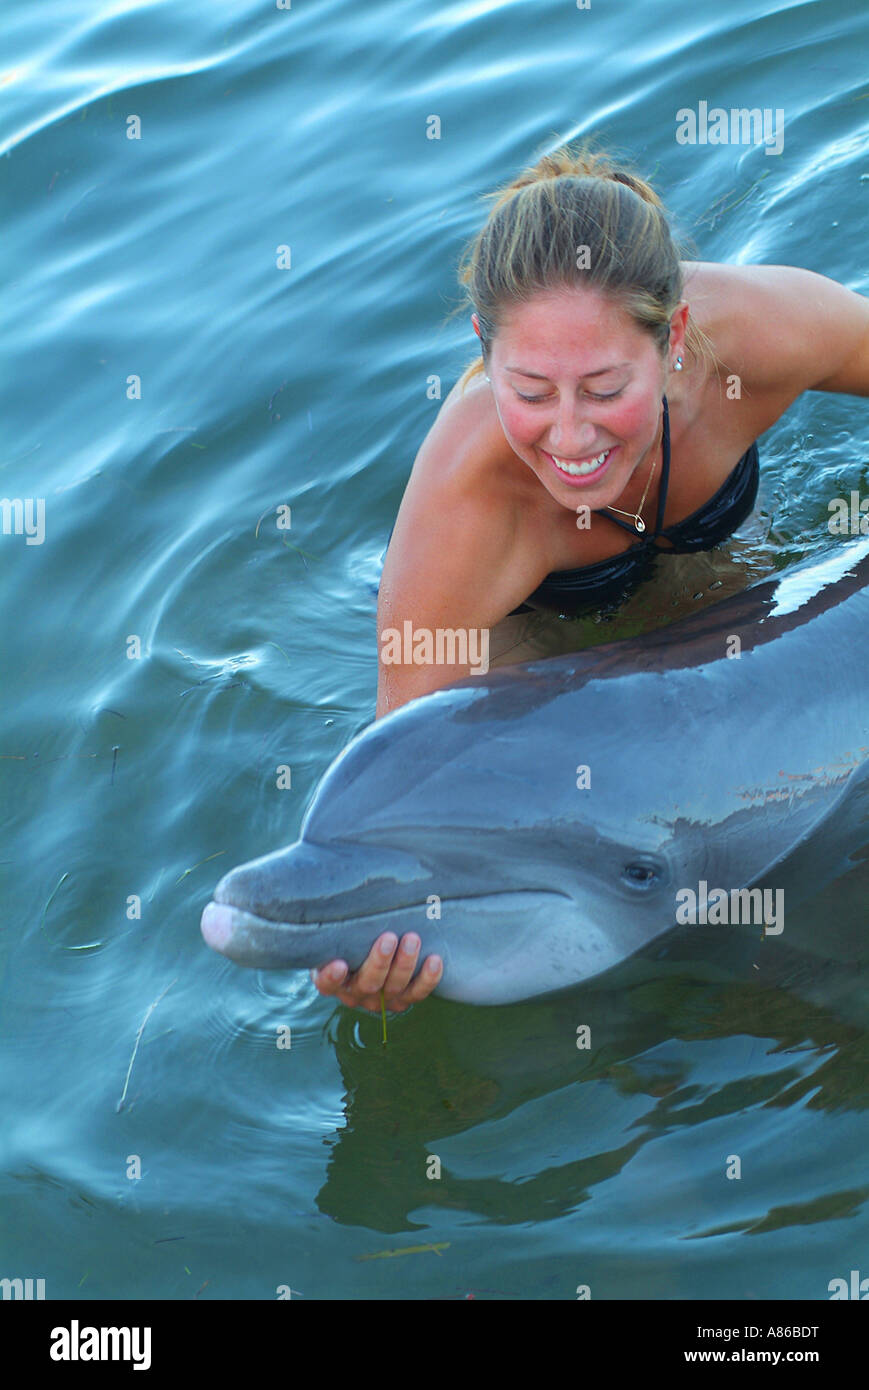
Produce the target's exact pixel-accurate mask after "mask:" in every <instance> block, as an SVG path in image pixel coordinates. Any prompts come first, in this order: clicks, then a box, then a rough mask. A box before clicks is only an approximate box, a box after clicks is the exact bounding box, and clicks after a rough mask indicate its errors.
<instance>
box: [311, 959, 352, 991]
mask: <svg viewBox="0 0 869 1390" xmlns="http://www.w3.org/2000/svg"><path fill="white" fill-rule="evenodd" d="M349 969H350V967H349V966H348V964H347V962H346V960H330V961H329V962H328V963H327V964H326V965H321V966H320V968H319V970H312V971H311V980H312V981H313V984H314V987H315V988H316V989H318V990H319V991H320V993H321V994H338V995H340V993H341V987H342V985H343V984H344V982H345V980H346V979H347V972H348V970H349Z"/></svg>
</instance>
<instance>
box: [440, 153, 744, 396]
mask: <svg viewBox="0 0 869 1390" xmlns="http://www.w3.org/2000/svg"><path fill="white" fill-rule="evenodd" d="M483 198H484V200H492V201H493V206H492V208H491V211H490V212H489V216H488V218H487V220H486V223H485V226H484V227H483V228H482V229H481V231H479V232H478V233H477V235H476V236H475V237H474V238H473V239H472V240H471V241H470V242H469V243H468V244H467V245H466V247H465V249H464V251H463V253H462V256H461V258H460V261H459V283H460V284H461V285H464V287H465V290H466V297H465V299H464V300H463V302H462V304H460V305H459V306H458V308H457V309H456V310H455V311H454V312H462V311H465V312H466V311H467V309H468V308H469V307H470V308H471V309H472V310H473V311H474V312H475V313H476V315H477V318H478V321H479V325H480V341H481V345H482V355H481V356H480V357H477V358H475V359H474V361H472V362H471V363H470V364H469V365H468V366H467V367H466V368H465V370H464V372H463V373H462V376H461V377H460V379H459V384H460V386H461V389H462V390H464V389H465V386H466V385H467V383H468V382H469V381H470V380H471V379H472V377H474V376H476V375H477V374H478V373H480V372H482V371H484V370H485V365H486V363H487V361H488V357H489V354H490V351H491V346H492V339H493V338H494V336H495V333H496V332H497V330H498V326H499V322H500V319H501V316H502V315H503V313H504V311H505V310H506V309H508V308H509V307H510V305H513V304H517V303H526V302H527V301H528V300H529V299H530V298H531V297H532V295H534V294H537V293H539V292H540V291H542V290H551V289H557V288H562V287H575V286H577V285H589V286H591V287H593V288H595V289H598V290H601V291H603V292H604V293H606V294H608V295H611V296H612V298H613V299H614V300H615V301H616V302H617V303H618V304H620V305H621V306H622V307H623V308H624V309H625V310H626V312H627V313H629V314H630V316H631V317H632V318H633V320H634V322H635V323H636V324H637V325H638V326H639V327H640V328H643V329H644V330H645V331H646V332H648V333H650V334H651V335H652V337H653V338H654V339H655V341H656V343H657V344H658V346H659V348H660V349H661V351H662V352H663V351H665V350H666V346H667V343H668V341H669V337H670V320H671V318H672V316H673V313H674V311H675V309H676V307H677V305H678V304H679V302H680V300H681V298H682V294H683V289H684V286H683V278H682V268H681V266H680V263H679V251H678V249H677V247H676V245H675V244H674V242H673V238H672V235H671V233H670V227H669V225H668V222H667V217H666V211H665V209H664V206H663V204H662V202H661V200H660V198H659V197H658V195H657V193H655V191H654V189H653V188H652V187H651V186H650V185H649V184H648V183H646V182H644V180H643V179H641V178H639V177H638V176H637V175H636V174H632V173H628V172H627V171H625V170H624V169H620V168H616V167H615V165H614V164H613V163H612V161H611V159H610V158H609V157H608V156H607V155H605V154H600V153H595V152H593V151H592V150H591V149H589V148H588V146H583V147H582V148H581V149H580V150H578V151H575V152H574V151H573V150H571V148H570V146H569V145H561V146H560V147H559V148H558V149H556V150H554V151H552V152H551V153H549V154H545V155H544V156H543V157H542V158H541V159H539V160H538V162H537V163H536V164H534V165H530V166H529V167H528V168H526V169H523V170H522V172H521V173H520V174H519V175H517V177H516V178H514V179H512V180H511V181H510V182H509V183H507V184H503V185H501V186H500V187H499V188H497V189H495V191H494V192H493V193H486V194H483ZM581 249H582V250H583V252H584V253H586V254H585V256H584V262H585V264H587V265H588V269H584V268H581V267H580V264H579V261H580V257H579V252H580V250H581ZM685 345H686V348H687V350H688V351H689V352H690V353H692V355H693V356H694V357H695V358H697V359H700V360H702V361H704V362H705V363H706V364H707V365H708V366H710V367H713V368H715V369H717V365H718V364H717V359H716V357H715V352H714V350H713V348H712V345H711V343H710V341H709V339H708V338H707V337H706V334H705V333H704V332H703V330H702V329H700V328H699V327H698V326H697V324H696V323H694V322H693V320H692V319H691V317H690V315H689V318H688V324H687V328H686V335H685Z"/></svg>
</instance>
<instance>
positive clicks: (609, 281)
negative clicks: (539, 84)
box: [315, 147, 869, 1009]
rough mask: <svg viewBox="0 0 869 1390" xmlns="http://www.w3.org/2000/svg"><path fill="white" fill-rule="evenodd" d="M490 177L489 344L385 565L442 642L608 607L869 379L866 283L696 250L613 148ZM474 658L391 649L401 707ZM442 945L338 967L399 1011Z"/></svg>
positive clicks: (352, 995)
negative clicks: (776, 443) (767, 449)
mask: <svg viewBox="0 0 869 1390" xmlns="http://www.w3.org/2000/svg"><path fill="white" fill-rule="evenodd" d="M490 196H491V197H492V198H493V199H494V205H493V207H492V209H491V211H490V214H489V217H488V220H487V221H486V224H485V226H484V227H483V228H482V230H481V231H480V232H479V233H478V235H477V236H476V237H475V238H474V239H473V240H472V241H471V243H470V244H469V246H468V247H467V249H466V251H465V254H464V256H463V258H462V262H461V265H460V281H461V283H462V284H463V285H464V286H465V288H466V291H467V297H468V308H469V309H470V310H471V311H472V312H471V321H472V324H473V327H474V331H475V332H476V333H477V335H478V337H479V339H480V343H481V347H482V356H481V357H480V358H479V359H478V360H477V361H475V362H474V363H472V364H471V366H470V367H469V368H468V369H467V370H466V371H465V372H464V374H463V375H462V377H461V378H460V380H459V381H458V382H457V383H456V385H455V386H454V388H453V390H452V391H451V392H450V394H449V396H448V397H447V399H446V400H445V401H444V404H443V406H442V407H441V410H440V413H439V414H438V417H437V420H436V421H435V423H434V425H433V426H432V429H431V430H430V431H429V434H428V436H427V437H426V439H425V440H424V441H423V444H422V447H421V448H420V451H419V453H418V455H417V458H416V461H415V463H414V467H413V471H412V474H411V477H410V480H409V482H408V485H407V489H406V491H405V495H404V498H403V500H402V504H401V508H400V510H399V513H398V518H397V520H396V524H395V528H394V531H393V535H392V538H391V542H390V546H389V550H388V553H387V556H386V561H385V564H384V568H383V575H382V579H381V585H380V596H379V605H378V631H379V634H380V636H381V637H382V635H383V634H384V633H386V632H394V631H396V630H403V629H404V628H405V626H407V628H408V630H409V631H411V632H412V633H414V634H417V633H419V634H422V636H423V637H425V636H426V635H427V636H428V639H429V640H428V643H427V646H428V648H429V649H431V647H432V641H431V637H432V634H438V633H441V632H444V631H447V632H450V633H456V632H459V633H464V634H465V635H466V636H467V634H469V633H478V632H486V633H487V634H488V633H489V632H490V630H492V629H494V628H496V627H497V625H498V624H499V623H502V622H503V621H504V620H505V619H506V618H507V617H508V616H510V615H512V614H513V613H515V612H517V611H523V609H524V607H525V605H526V604H527V605H530V606H532V607H543V608H552V609H555V610H556V611H561V612H576V611H579V610H581V609H582V608H584V607H586V608H587V607H588V606H589V605H592V606H598V607H599V606H600V605H601V604H602V603H604V602H607V603H608V602H611V601H612V600H613V599H614V598H616V597H618V595H620V594H624V593H626V592H627V591H628V589H629V588H630V587H631V586H632V585H636V584H637V583H639V582H640V580H642V579H645V578H647V577H648V576H649V575H650V572H651V565H650V562H651V560H652V558H653V557H654V554H655V552H657V551H666V550H670V551H690V550H698V549H704V548H709V547H711V546H713V545H716V544H718V543H719V542H720V541H722V540H724V539H726V537H727V536H729V535H730V534H731V533H732V532H733V530H735V528H736V527H737V526H738V525H739V524H740V523H741V522H742V521H743V520H744V518H745V517H746V516H747V515H748V513H749V512H750V511H751V509H752V507H753V505H754V501H755V497H756V494H757V486H758V454H757V447H756V444H755V441H756V439H757V437H758V436H759V435H760V434H762V433H763V431H764V430H766V429H768V428H769V426H770V425H772V424H773V423H774V422H775V421H776V420H777V419H778V418H779V417H780V416H781V414H782V412H783V411H784V410H785V409H787V407H788V406H789V405H790V404H791V403H792V402H793V401H794V400H795V399H796V397H797V396H799V395H800V394H801V392H803V391H806V390H811V389H814V390H824V391H845V392H852V393H855V394H859V395H867V394H869V306H867V303H866V301H865V300H864V299H862V298H861V297H860V296H859V295H856V294H853V293H852V292H850V291H849V290H846V289H844V288H843V287H842V286H840V285H837V284H836V283H835V282H833V281H831V280H828V279H826V278H824V277H823V276H820V275H816V274H814V273H812V272H810V271H805V270H798V269H795V268H791V267H786V266H763V267H761V266H739V267H737V266H719V265H712V264H708V263H689V262H685V261H681V260H680V258H679V254H678V251H677V249H676V247H675V245H674V243H673V239H672V236H671V233H670V229H669V226H668V223H667V219H666V216H665V214H664V210H663V208H662V205H661V203H660V200H659V199H658V197H657V195H656V194H655V193H654V191H653V190H652V189H651V188H650V187H649V185H648V184H647V183H644V182H643V181H642V180H641V179H639V178H637V177H636V176H635V175H633V174H630V173H626V172H624V171H622V170H620V169H617V168H615V167H614V165H613V164H612V163H611V162H610V161H609V160H608V159H606V158H605V157H603V156H601V155H595V154H590V153H588V152H587V151H580V152H579V153H574V152H572V151H571V150H570V149H569V148H568V147H563V148H560V149H558V150H556V151H555V152H554V153H552V154H549V155H546V156H544V157H543V158H542V159H541V160H540V161H539V162H538V163H537V164H536V165H534V166H533V167H531V168H529V169H526V170H524V171H523V172H522V173H521V174H520V175H519V176H518V177H517V178H516V179H515V180H513V181H512V182H511V183H509V184H508V185H507V186H506V187H504V188H502V189H499V190H496V192H495V193H494V194H492V195H490ZM471 388H473V389H471ZM420 650H425V645H421V646H420ZM454 650H455V651H460V650H462V646H461V644H458V643H456V644H454ZM464 650H466V651H467V650H470V643H469V642H467V641H466V642H465V644H464ZM470 674H472V671H471V667H470V666H469V664H468V663H467V662H464V663H463V662H462V661H461V660H457V661H454V662H453V663H439V664H430V663H429V664H427V663H426V662H425V661H424V660H418V659H417V655H416V647H415V646H414V645H413V644H411V645H410V648H409V650H408V652H407V655H406V657H405V659H404V660H403V661H395V660H391V661H389V662H386V661H381V663H380V679H379V684H378V697H377V714H378V717H379V716H381V715H383V714H385V713H387V712H388V711H390V710H394V709H396V708H397V707H398V706H399V705H402V704H404V703H405V702H406V701H408V700H410V699H413V698H415V697H417V696H420V695H423V694H425V693H427V692H429V691H431V690H434V689H436V688H437V687H439V686H441V685H444V684H446V683H449V682H451V681H454V680H457V679H459V678H461V677H465V676H468V675H470ZM419 951H420V941H419V938H418V937H416V936H411V937H405V938H403V940H402V943H401V948H399V943H398V941H397V938H395V937H394V936H389V937H387V938H382V939H381V941H380V942H379V943H378V944H377V945H376V946H375V949H374V950H373V951H372V953H371V955H370V956H369V958H368V960H367V961H366V962H365V963H364V964H363V966H362V967H361V968H360V970H359V971H358V972H357V974H356V975H355V976H349V977H348V971H347V965H346V962H343V961H339V962H332V963H331V966H329V967H326V968H324V970H323V971H321V972H320V973H319V974H316V973H315V981H316V983H317V987H318V988H319V989H320V990H321V991H322V992H323V993H333V994H337V996H338V997H339V998H340V999H342V1000H343V1001H344V1002H345V1003H352V1004H361V1005H362V1006H363V1007H367V1008H375V1007H377V1006H378V1005H379V991H380V989H381V988H383V989H385V992H386V994H387V996H388V997H389V1002H390V1007H391V1008H393V1009H396V1008H399V1009H400V1008H403V1007H406V1006H407V1004H409V1003H412V1002H413V1001H414V1000H416V999H419V998H422V997H424V995H425V994H427V993H429V992H430V991H431V989H432V988H434V986H435V985H436V983H437V980H438V978H439V975H440V962H439V960H438V959H437V958H436V957H435V958H432V959H431V960H430V961H429V962H427V967H428V968H427V969H426V968H424V969H423V970H422V971H421V972H420V973H419V975H418V976H417V977H416V978H415V979H413V975H414V971H415V968H416V963H417V958H418V955H419ZM396 952H397V954H396Z"/></svg>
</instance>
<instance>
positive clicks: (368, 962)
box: [311, 931, 444, 1014]
mask: <svg viewBox="0 0 869 1390" xmlns="http://www.w3.org/2000/svg"><path fill="white" fill-rule="evenodd" d="M421 944H422V943H421V941H420V939H419V937H418V936H417V935H416V932H407V933H406V934H405V935H404V936H403V937H402V938H401V945H400V946H399V943H398V937H397V936H396V934H395V932H392V931H388V932H384V933H383V935H382V936H379V937H378V938H377V940H376V941H375V943H374V945H373V946H372V947H371V950H370V951H369V953H368V955H367V956H366V958H365V960H364V961H363V962H362V964H361V965H360V967H359V969H358V970H357V971H356V972H355V974H350V973H349V966H348V965H347V962H346V960H332V961H329V963H328V965H322V966H320V969H319V970H312V971H311V979H312V980H313V982H314V984H315V985H316V987H317V989H318V990H319V991H320V993H321V994H326V995H330V994H333V995H336V996H337V998H338V999H340V1000H341V1003H342V1004H347V1005H349V1006H350V1008H355V1009H368V1010H369V1012H370V1013H377V1014H379V1013H380V991H381V990H383V993H384V998H385V1001H386V1007H387V1009H389V1010H390V1011H391V1012H392V1013H396V1014H400V1013H404V1010H405V1009H409V1008H410V1006H411V1004H417V1003H418V1002H419V1000H420V999H425V997H426V995H428V994H431V992H432V990H433V989H434V987H435V985H436V984H437V983H438V981H439V980H440V977H441V975H442V974H443V968H444V965H443V961H442V960H441V958H440V956H429V958H428V960H427V961H426V962H425V965H424V966H423V967H422V970H420V972H419V975H418V976H417V978H416V979H415V980H414V981H413V983H412V984H410V983H409V981H410V977H411V975H412V974H413V972H414V970H415V969H416V962H417V960H418V958H419V951H420V946H421Z"/></svg>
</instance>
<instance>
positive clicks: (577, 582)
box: [513, 396, 760, 613]
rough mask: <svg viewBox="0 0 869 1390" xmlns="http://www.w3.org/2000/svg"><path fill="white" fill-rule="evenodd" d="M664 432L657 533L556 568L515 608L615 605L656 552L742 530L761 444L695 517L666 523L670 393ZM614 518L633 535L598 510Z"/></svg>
mask: <svg viewBox="0 0 869 1390" xmlns="http://www.w3.org/2000/svg"><path fill="white" fill-rule="evenodd" d="M663 402H664V432H663V440H662V452H663V465H662V468H661V487H660V491H659V493H658V512H657V516H656V518H655V529H654V531H653V532H652V534H651V535H649V534H648V533H646V534H645V535H643V536H641V537H640V539H639V540H637V542H636V544H634V545H632V546H630V547H629V548H628V549H627V550H624V551H622V552H621V554H619V555H613V556H611V557H610V558H609V559H606V560H599V561H597V562H596V563H595V564H592V565H583V566H582V567H581V568H580V569H575V570H553V571H552V573H551V574H548V575H547V576H546V578H545V579H544V580H543V583H542V584H540V585H539V586H538V587H537V588H536V589H535V590H534V593H533V594H531V595H530V596H529V597H528V599H527V600H526V604H523V605H522V607H520V608H517V609H514V610H513V611H514V612H515V613H521V612H523V611H524V610H525V608H526V606H527V605H530V606H531V607H533V608H553V609H556V610H557V611H558V612H560V613H574V612H575V611H576V610H577V609H585V608H588V607H592V608H600V607H604V606H609V605H611V604H613V603H614V602H616V601H621V599H623V598H626V597H627V595H628V593H630V592H632V591H633V589H634V588H635V587H636V585H637V584H638V583H639V582H640V581H641V580H642V579H645V578H647V577H648V575H649V572H650V569H651V566H652V562H653V560H654V558H655V556H656V554H658V555H659V554H661V553H663V552H664V551H666V550H669V549H670V546H672V549H673V550H674V551H675V552H677V553H688V552H690V551H694V550H709V549H710V548H711V547H712V546H713V545H718V544H720V542H721V541H723V540H725V539H726V538H727V537H728V536H729V535H732V533H733V532H734V531H735V530H736V528H737V527H738V526H741V525H742V522H743V521H744V520H745V518H746V517H747V516H748V515H749V513H750V512H751V510H752V508H753V506H754V503H755V500H756V498H757V489H758V483H759V480H760V462H759V459H758V453H757V445H756V444H752V445H751V447H750V448H749V449H747V450H746V452H745V453H744V454H743V456H742V458H741V459H740V460H739V463H738V464H737V465H736V467H735V468H734V470H733V472H732V473H731V474H730V476H729V477H728V478H726V479H725V480H724V482H723V483H722V484H721V487H720V488H719V489H718V491H717V492H716V493H715V496H714V497H711V498H710V499H709V501H708V502H706V503H704V505H703V506H702V507H698V508H697V510H696V511H695V512H692V513H691V515H690V516H686V517H684V518H683V519H682V520H681V521H677V522H675V523H674V524H673V525H672V526H664V525H663V524H662V523H663V520H664V511H665V509H666V506H667V486H668V483H669V480H670V411H669V407H668V405H667V397H666V396H664V398H663ZM597 515H598V516H605V517H606V518H607V520H608V521H613V522H615V524H616V526H621V527H622V529H623V530H625V531H629V532H630V534H631V535H632V536H636V535H637V528H636V527H635V526H632V525H631V523H630V522H629V521H622V520H621V518H620V517H617V516H613V515H612V513H611V512H609V511H608V510H607V509H606V508H605V507H604V508H602V509H601V511H599V512H598V513H597ZM659 536H663V537H664V538H665V539H666V540H668V541H669V542H670V546H659V545H657V544H656V541H657V539H658V537H659Z"/></svg>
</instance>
